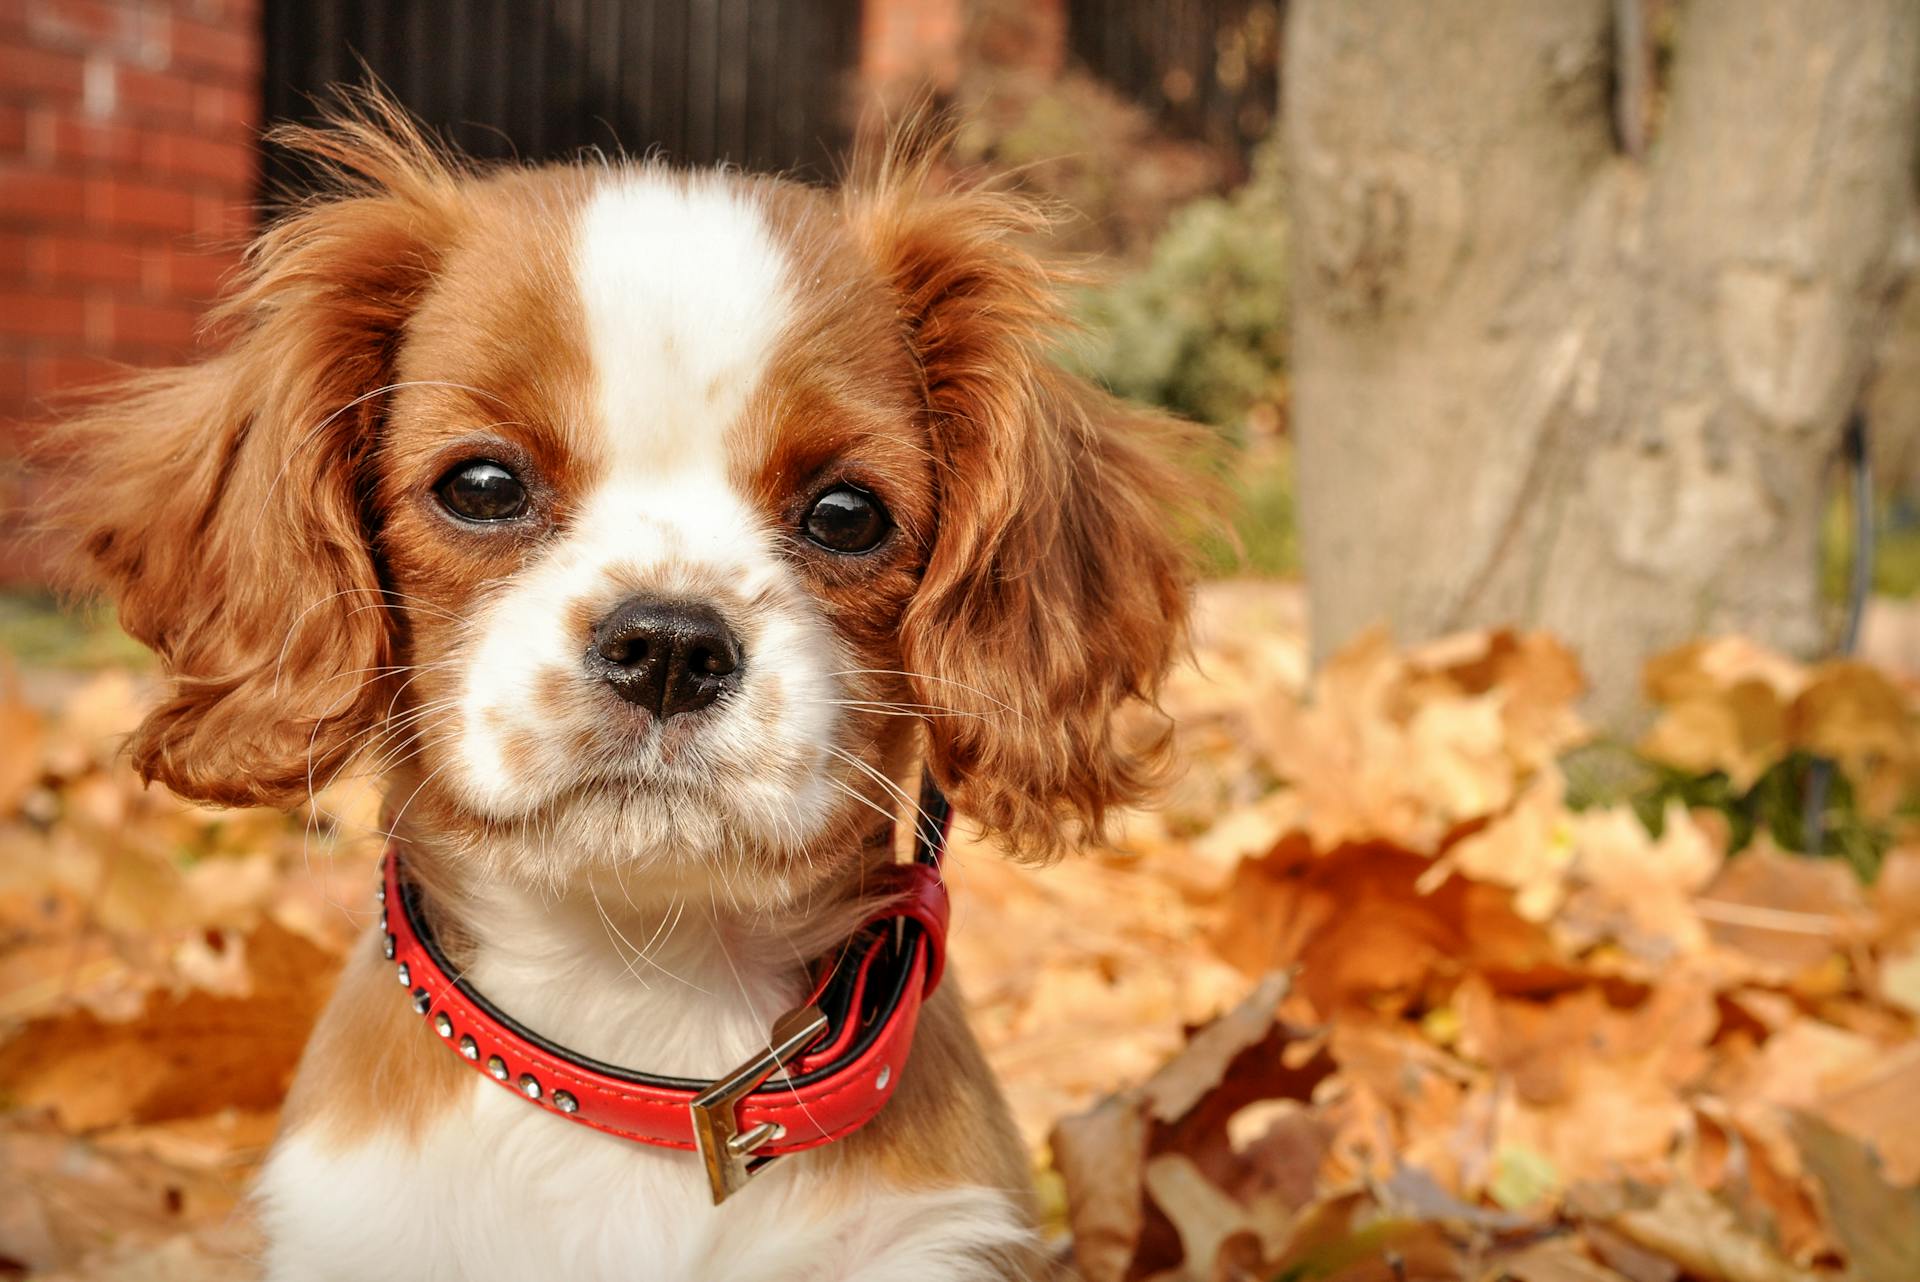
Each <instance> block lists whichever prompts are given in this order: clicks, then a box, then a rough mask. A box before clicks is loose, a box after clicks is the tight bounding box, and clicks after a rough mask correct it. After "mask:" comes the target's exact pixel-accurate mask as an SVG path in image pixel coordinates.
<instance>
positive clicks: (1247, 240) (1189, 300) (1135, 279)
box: [1077, 148, 1287, 439]
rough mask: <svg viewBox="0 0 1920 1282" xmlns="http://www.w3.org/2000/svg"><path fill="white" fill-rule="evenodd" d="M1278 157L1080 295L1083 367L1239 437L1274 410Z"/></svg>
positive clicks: (1283, 313)
mask: <svg viewBox="0 0 1920 1282" xmlns="http://www.w3.org/2000/svg"><path fill="white" fill-rule="evenodd" d="M1277 154H1278V153H1277V149H1275V148H1269V149H1268V150H1267V151H1266V152H1265V153H1263V154H1262V156H1261V157H1260V159H1259V161H1258V163H1257V165H1256V168H1255V173H1254V177H1253V179H1252V181H1250V182H1248V183H1247V184H1246V185H1245V186H1244V187H1242V188H1240V189H1239V190H1238V191H1236V192H1234V193H1233V194H1232V195H1230V196H1227V197H1224V198H1221V197H1208V198H1206V199H1202V200H1196V201H1194V202H1192V203H1191V204H1188V205H1187V206H1185V207H1184V208H1182V209H1181V210H1180V211H1179V212H1178V213H1176V214H1175V215H1174V216H1173V218H1172V220H1171V222H1170V223H1169V224H1168V226H1167V229H1166V231H1165V232H1163V233H1162V234H1161V235H1160V237H1159V238H1158V239H1157V240H1156V241H1155V242H1154V244H1153V249H1152V252H1151V254H1150V255H1149V257H1148V260H1147V263H1146V265H1145V266H1144V267H1142V268H1141V269H1140V270H1139V271H1138V272H1135V273H1133V274H1132V275H1129V276H1127V277H1125V278H1123V279H1121V280H1118V281H1116V282H1114V283H1113V284H1111V285H1108V286H1106V287H1105V288H1101V289H1092V290H1087V291H1085V292H1084V293H1083V294H1082V295H1081V297H1080V300H1079V308H1078V310H1079V316H1080V320H1081V322H1082V323H1083V324H1084V326H1085V327H1086V341H1085V342H1084V343H1083V344H1081V345H1080V350H1079V352H1078V353H1077V355H1078V356H1079V358H1080V360H1081V363H1082V367H1083V369H1084V371H1085V372H1086V373H1088V374H1090V375H1091V376H1092V377H1094V378H1096V379H1098V380H1099V381H1100V382H1102V383H1104V384H1105V385H1106V386H1108V387H1109V388H1111V389H1113V390H1114V391H1115V392H1117V393H1119V394H1120V395H1122V396H1128V397H1132V398H1133V399H1135V400H1141V401H1146V402H1149V403H1151V404H1155V405H1161V406H1165V407H1166V408H1168V409H1171V410H1175V411H1177V412H1179V413H1181V414H1184V415H1186V416H1188V417H1189V418H1193V419H1196V420H1198V421H1200V422H1203V423H1209V424H1212V425H1213V426H1215V427H1217V428H1219V429H1221V430H1222V431H1224V432H1226V433H1227V434H1228V435H1230V436H1232V437H1234V438H1236V439H1238V437H1239V436H1240V434H1241V429H1242V425H1243V424H1244V423H1245V421H1246V419H1247V416H1248V415H1249V414H1250V413H1254V412H1257V411H1259V410H1261V408H1262V407H1266V409H1267V412H1268V413H1273V412H1275V408H1276V407H1277V406H1278V405H1279V403H1280V402H1281V400H1282V397H1283V394H1284V380H1285V371H1286V363H1287V229H1286V217H1285V208H1284V201H1283V184H1282V182H1281V178H1280V169H1279V164H1278V160H1277Z"/></svg>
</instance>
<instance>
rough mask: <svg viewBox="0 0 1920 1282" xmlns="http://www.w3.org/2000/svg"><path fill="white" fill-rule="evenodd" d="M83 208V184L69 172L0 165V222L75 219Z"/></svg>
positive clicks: (17, 165) (84, 196) (83, 211)
mask: <svg viewBox="0 0 1920 1282" xmlns="http://www.w3.org/2000/svg"><path fill="white" fill-rule="evenodd" d="M85 212H86V185H85V184H84V183H82V182H81V181H80V179H78V178H75V177H73V176H72V175H70V174H51V173H46V172H44V171H42V170H38V169H32V168H29V167H27V166H25V165H21V164H12V165H0V222H11V223H18V222H22V221H26V222H41V221H54V220H66V219H78V218H79V217H80V216H81V215H82V214H84V213H85Z"/></svg>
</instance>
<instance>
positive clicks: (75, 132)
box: [0, 0, 260, 580]
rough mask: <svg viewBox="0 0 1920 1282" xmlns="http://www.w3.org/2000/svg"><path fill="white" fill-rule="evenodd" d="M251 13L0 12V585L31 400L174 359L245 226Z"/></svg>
mask: <svg viewBox="0 0 1920 1282" xmlns="http://www.w3.org/2000/svg"><path fill="white" fill-rule="evenodd" d="M258 8H259V0H0V522H6V523H8V524H10V525H11V526H12V530H11V531H9V530H8V529H7V528H4V527H0V578H5V579H13V580H18V579H21V578H27V579H31V578H33V577H34V567H33V566H32V565H31V564H30V563H29V561H28V559H27V557H26V554H25V553H24V551H23V547H22V544H21V543H20V541H19V539H18V538H17V529H18V525H19V520H20V514H21V513H22V512H23V510H25V508H26V507H27V505H28V503H29V496H28V495H26V493H25V482H24V480H23V478H22V474H21V472H20V468H19V456H20V449H21V446H22V444H23V443H24V441H25V439H26V433H27V432H28V431H29V430H30V426H29V425H30V424H31V423H32V422H33V421H34V420H35V419H36V418H39V417H42V416H43V415H44V412H45V411H44V408H43V401H44V398H46V397H47V396H48V395H50V394H52V393H55V392H60V391H64V390H67V389H70V388H73V387H75V386H80V385H84V384H86V383H88V382H91V381H96V380H98V379H99V378H100V377H101V376H102V375H103V374H105V373H110V372H111V371H112V370H113V369H115V368H116V367H120V366H125V365H153V364H162V363H166V362H170V361H175V360H178V359H179V358H181V357H182V356H184V355H186V354H187V353H188V352H190V351H191V350H192V346H193V337H194V325H195V322H196V320H197V319H198V317H199V315H200V313H201V312H202V310H203V309H204V308H205V306H206V303H207V302H208V300H210V299H211V298H213V297H214V295H215V294H216V292H217V289H218V285H219V282H220V279H221V276H222V275H223V274H224V273H225V272H226V271H227V270H228V269H230V268H231V267H232V266H233V265H234V263H235V261H236V259H237V256H238V248H237V247H238V245H239V243H240V242H241V241H242V240H243V239H244V237H245V235H246V233H247V232H248V231H249V230H250V229H251V226H252V217H253V215H252V207H253V204H254V201H255V185H256V174H257V155H256V151H255V148H254V145H253V137H254V133H255V130H256V128H257V117H258V113H259V106H258V102H259V79H260V34H259V33H260V20H259V13H258ZM10 534H12V535H14V536H11V537H10Z"/></svg>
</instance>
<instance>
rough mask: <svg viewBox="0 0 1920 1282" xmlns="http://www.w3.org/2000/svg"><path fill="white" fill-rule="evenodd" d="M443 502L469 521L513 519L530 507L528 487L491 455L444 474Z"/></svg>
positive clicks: (441, 488) (448, 509)
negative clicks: (528, 504)
mask: <svg viewBox="0 0 1920 1282" xmlns="http://www.w3.org/2000/svg"><path fill="white" fill-rule="evenodd" d="M437 491H438V493H439V495H440V502H441V503H443V504H445V505H446V509H447V511H449V512H451V513H453V514H454V515H455V516H458V517H464V518H465V519H467V520H469V521H510V520H512V519H513V518H514V517H516V516H519V515H520V514H521V513H522V512H524V511H526V510H527V487H526V486H524V485H522V484H521V483H520V478H519V477H517V476H515V475H514V474H513V473H512V472H509V471H508V470H507V469H506V468H504V467H502V466H500V464H498V463H495V462H494V461H493V460H491V459H470V460H469V461H467V462H465V463H462V464H460V465H459V466H458V467H456V468H454V469H453V470H452V471H451V472H448V473H447V474H446V475H445V476H443V477H441V478H440V484H439V486H438V487H437Z"/></svg>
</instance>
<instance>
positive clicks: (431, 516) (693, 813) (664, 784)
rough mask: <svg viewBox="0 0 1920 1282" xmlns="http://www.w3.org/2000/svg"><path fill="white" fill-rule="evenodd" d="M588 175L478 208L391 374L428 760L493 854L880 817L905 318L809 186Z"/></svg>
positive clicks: (919, 471)
mask: <svg viewBox="0 0 1920 1282" xmlns="http://www.w3.org/2000/svg"><path fill="white" fill-rule="evenodd" d="M581 177H582V176H581V175H578V174H567V173H560V174H555V175H552V176H539V175H536V176H533V177H530V178H522V179H519V180H516V181H514V182H512V183H508V184H505V185H504V190H487V191H483V192H477V193H476V192H470V193H468V197H467V202H466V203H467V209H466V220H467V226H466V234H465V235H464V236H461V237H458V238H457V239H456V242H455V243H454V244H453V245H451V246H449V247H447V248H446V249H445V250H444V251H443V254H442V257H441V265H440V268H439V271H438V272H437V273H436V275H435V278H434V279H433V281H432V282H431V283H430V284H429V286H428V287H427V290H426V292H425V294H424V296H423V297H422V298H421V300H420V301H419V303H418V306H417V308H416V310H415V311H414V313H413V315H412V316H411V318H410V319H409V322H408V325H407V330H406V336H405V338H404V340H403V342H402V344H401V346H400V348H399V351H398V355H397V359H396V361H395V370H394V372H395V379H394V381H395V383H396V384H397V385H398V386H397V387H396V389H395V390H394V392H393V393H392V394H391V397H392V399H391V401H390V403H389V407H388V410H387V412H386V415H385V422H384V425H383V426H384V431H383V432H382V434H381V439H380V442H379V444H378V446H377V447H376V450H375V453H374V457H373V459H372V468H373V472H374V475H375V477H376V480H375V488H374V506H375V508H376V509H377V510H378V511H379V512H380V513H382V514H383V518H384V519H383V520H382V521H381V525H380V533H379V535H378V540H377V542H378V548H379V551H380V553H381V555H382V559H383V561H384V563H385V565H386V567H387V573H388V578H389V581H390V584H391V587H392V588H393V590H394V593H395V600H396V603H397V608H398V610H399V611H400V612H401V613H403V614H404V615H405V617H406V621H407V629H406V645H405V648H404V652H403V653H402V654H400V655H399V658H400V660H401V662H402V663H403V664H405V665H406V666H407V667H408V668H409V669H410V670H411V671H412V672H413V673H414V677H413V681H412V684H411V686H410V687H409V690H408V697H407V698H406V699H405V700H404V701H403V702H405V703H406V704H407V705H409V706H411V707H414V708H417V709H429V710H430V711H426V712H424V713H422V714H421V715H420V716H419V722H418V728H417V731H416V732H415V733H414V734H413V735H412V736H411V739H412V744H413V748H414V750H415V752H416V753H417V762H418V766H419V770H418V772H417V773H419V774H420V776H421V778H422V779H425V778H426V777H427V776H428V775H431V776H432V780H433V781H432V783H430V784H428V785H427V789H426V791H428V792H430V793H432V794H433V797H434V801H437V802H438V803H439V809H440V810H447V809H451V810H453V811H454V812H456V813H457V814H459V815H464V816H470V817H472V819H474V820H476V821H478V822H479V823H481V824H484V825H485V827H486V832H487V834H488V837H489V840H488V842H487V843H486V844H487V845H488V848H489V851H490V853H491V854H493V855H494V856H495V857H499V856H500V855H501V854H502V853H503V852H504V851H513V852H514V853H516V854H519V855H522V856H524V857H525V858H528V859H534V858H552V857H554V856H556V855H557V856H559V857H561V858H564V857H565V856H567V855H568V854H571V853H577V852H622V853H625V854H628V855H633V856H640V855H644V856H645V857H646V858H647V859H648V860H650V861H653V862H654V863H656V864H659V863H667V864H673V865H687V866H692V867H694V868H703V867H705V866H707V865H708V864H709V863H711V862H712V861H713V860H714V859H715V858H716V857H722V856H724V857H728V858H733V859H739V858H743V857H748V856H764V855H767V854H776V855H780V856H793V855H797V854H799V853H800V852H802V851H804V850H807V849H809V848H810V847H811V846H812V845H813V844H814V843H816V842H818V841H819V840H820V839H821V838H822V837H823V835H826V833H827V830H828V829H829V828H830V827H832V826H833V824H834V821H836V820H838V819H841V818H843V817H846V816H847V815H848V812H849V810H850V809H851V810H852V811H853V812H856V813H855V816H854V817H857V815H858V814H859V813H864V814H865V815H866V816H867V818H868V820H869V821H870V822H869V823H868V825H867V826H868V827H871V826H872V822H871V821H873V820H875V819H876V815H875V813H874V812H875V810H879V811H881V812H882V813H885V812H886V811H888V810H891V809H896V808H897V806H896V804H895V802H894V800H893V798H891V797H889V796H888V795H887V793H886V792H885V791H884V790H883V786H882V785H881V783H880V780H883V779H885V778H887V776H888V775H889V774H891V773H894V772H897V771H898V769H899V766H900V761H899V757H900V749H901V747H902V746H903V742H904V738H905V735H904V731H906V730H907V729H908V728H909V727H910V725H911V724H912V721H913V719H914V717H913V714H914V713H916V712H919V711H923V710H929V711H930V710H931V709H922V708H921V706H920V703H921V701H919V700H917V699H915V697H914V695H913V692H912V691H911V689H910V688H909V686H908V683H907V678H905V677H903V676H901V675H899V674H900V673H901V671H902V670H903V669H904V666H905V661H904V660H903V658H902V656H901V653H900V645H899V638H900V629H901V621H902V616H903V614H904V613H905V611H906V608H907V605H908V603H909V602H910V601H911V600H912V598H913V595H914V589H915V587H916V586H917V584H918V583H919V581H920V578H921V575H922V572H923V570H924V567H925V565H926V559H927V554H928V550H929V547H930V543H929V536H930V534H931V533H932V530H933V522H934V514H935V506H936V505H935V499H934V494H935V489H934V487H935V478H934V468H933V464H932V461H931V459H930V456H929V451H928V441H927V438H926V434H925V426H924V423H923V422H922V415H921V413H920V412H919V411H918V410H917V408H916V405H917V387H916V379H915V367H914V362H913V358H912V353H911V351H910V350H909V348H908V346H907V343H906V340H905V337H904V335H903V334H902V332H901V331H900V329H899V325H898V320H897V313H896V307H897V305H896V304H895V302H894V300H893V298H892V297H891V294H890V291H889V288H888V286H887V284H886V282H885V281H884V280H883V279H882V278H881V277H880V275H879V273H878V272H877V270H876V269H875V267H874V266H872V265H871V264H870V263H867V262H865V261H863V259H862V256H861V253H860V251H859V249H858V247H857V246H856V245H855V244H854V243H853V241H852V239H851V237H850V236H849V234H848V232H847V229H846V227H845V225H844V224H843V223H842V221H841V220H840V219H838V218H837V217H836V216H835V212H834V211H833V210H832V208H831V207H830V205H829V202H828V200H827V198H826V197H824V196H823V195H821V194H819V193H816V192H809V191H804V190H801V189H798V188H790V189H781V188H775V187H772V186H771V185H767V184H751V183H746V182H743V181H741V180H740V179H738V178H731V177H725V176H720V175H702V176H694V177H684V176H679V175H673V174H668V173H665V172H662V171H659V170H654V169H646V168H642V169H637V170H631V171H625V172H620V171H615V172H610V173H600V174H593V175H591V176H588V178H587V180H586V181H581ZM529 335H533V336H537V338H536V339H535V341H531V342H530V341H528V336H529ZM927 702H929V703H932V702H938V703H940V704H941V705H942V707H943V708H944V707H945V706H946V705H947V704H948V703H949V702H950V701H949V700H946V699H945V698H943V697H939V696H934V697H933V698H930V699H929V700H927ZM427 804H434V803H433V802H428V803H427ZM442 822H445V820H444V819H442ZM836 835H837V836H840V837H841V838H842V839H844V837H845V834H836Z"/></svg>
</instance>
